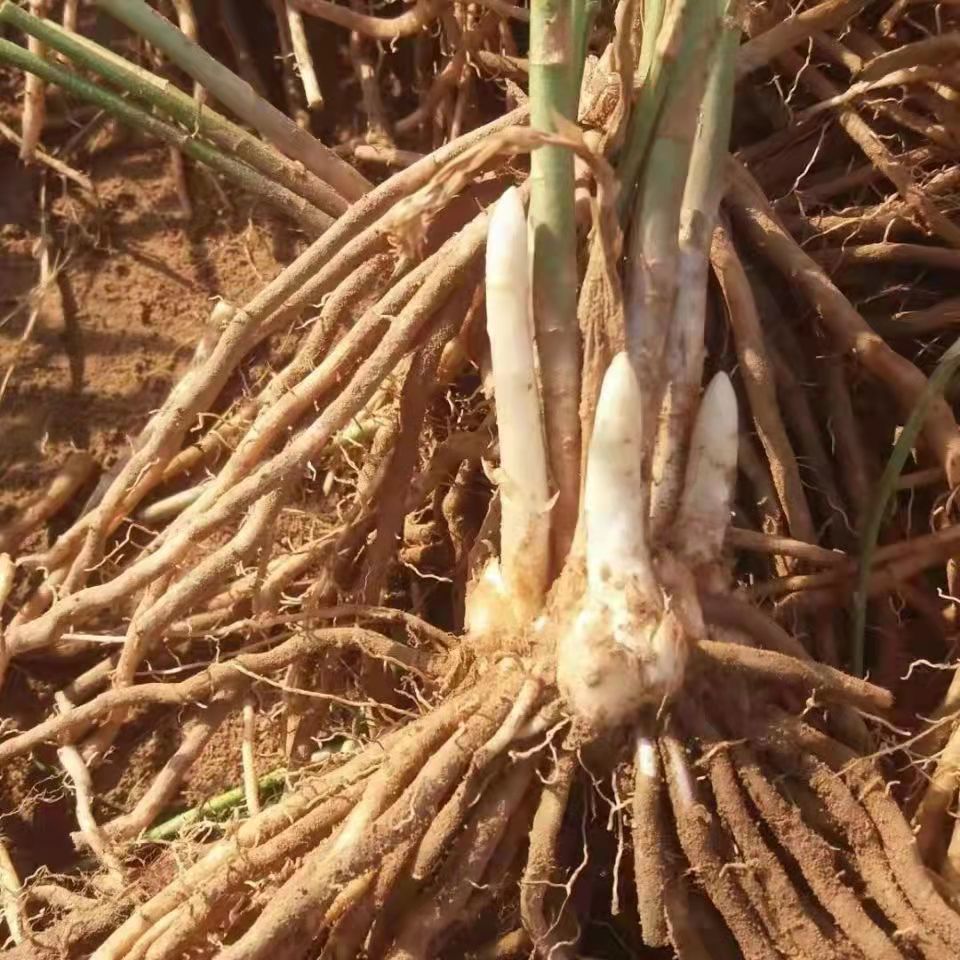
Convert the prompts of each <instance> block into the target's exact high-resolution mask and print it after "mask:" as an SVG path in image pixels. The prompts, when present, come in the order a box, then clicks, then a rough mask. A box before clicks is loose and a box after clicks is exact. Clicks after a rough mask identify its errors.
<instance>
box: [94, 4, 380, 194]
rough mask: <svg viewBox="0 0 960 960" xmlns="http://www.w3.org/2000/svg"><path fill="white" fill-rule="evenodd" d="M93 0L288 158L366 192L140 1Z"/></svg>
mask: <svg viewBox="0 0 960 960" xmlns="http://www.w3.org/2000/svg"><path fill="white" fill-rule="evenodd" d="M96 4H97V6H98V7H100V8H101V9H103V10H105V11H106V12H107V13H109V14H110V15H111V16H112V17H116V19H117V20H120V21H121V22H123V23H125V24H126V25H127V26H128V27H129V28H130V29H131V30H133V31H134V32H135V33H137V34H139V35H140V36H141V37H143V38H144V39H146V40H149V41H150V43H152V44H153V45H154V46H155V47H157V49H159V50H162V51H163V52H164V53H165V54H166V55H167V57H169V58H170V60H171V61H172V62H173V63H175V64H176V65H177V66H178V67H180V69H181V70H183V71H185V72H186V73H187V74H189V75H190V76H191V77H192V78H193V79H194V80H196V81H197V83H199V84H201V85H202V86H203V87H205V88H206V89H207V90H209V92H210V93H211V94H213V96H214V97H215V98H216V99H217V100H219V101H220V103H222V104H223V105H224V106H226V107H228V108H229V109H230V110H232V111H233V112H234V113H235V114H236V115H237V116H238V117H240V118H241V119H242V120H244V121H245V122H247V123H249V124H250V126H252V127H253V128H254V129H256V130H259V131H260V133H261V134H263V136H265V137H266V138H267V139H268V140H270V141H271V142H272V143H273V144H274V146H276V147H277V148H278V149H279V150H281V151H283V152H284V153H285V154H287V156H289V157H292V158H293V159H294V160H299V161H300V162H301V163H302V164H303V165H304V166H305V167H306V168H307V169H308V170H309V171H310V172H311V173H313V174H315V175H316V176H318V177H319V178H320V179H321V180H324V181H326V182H327V183H329V184H330V186H331V187H333V188H334V189H335V190H336V191H337V192H338V193H339V194H341V195H342V196H343V197H344V198H346V199H347V200H349V201H354V200H358V199H360V197H362V196H363V195H364V194H365V193H367V192H368V191H369V190H370V184H369V183H368V182H367V180H366V179H364V177H362V176H361V175H360V174H359V173H357V171H356V170H354V169H353V168H352V167H351V166H350V165H349V164H348V163H346V162H345V161H344V160H341V159H340V158H339V157H338V156H337V155H336V154H335V153H334V152H333V151H332V150H329V149H328V148H327V147H325V146H324V145H323V144H322V143H321V142H320V141H319V140H317V139H316V138H315V137H313V136H311V135H310V134H309V133H308V132H307V131H306V130H301V129H300V127H298V126H297V125H296V124H295V123H294V122H293V121H292V120H291V119H290V118H289V117H287V116H286V115H285V114H284V113H281V112H280V111H279V110H278V109H277V108H276V107H274V106H273V104H271V103H268V102H267V101H266V100H264V99H263V98H262V97H259V96H257V94H256V93H255V92H254V90H253V88H252V87H251V86H250V84H248V83H246V82H245V81H244V80H241V79H240V78H239V77H238V76H237V75H236V74H234V73H233V72H232V71H230V70H228V69H227V68H226V67H225V66H224V65H223V64H222V63H220V62H219V61H217V60H216V59H214V58H213V57H211V56H210V54H208V53H207V52H206V51H205V50H204V49H203V48H202V47H200V46H199V45H198V44H196V43H193V41H191V40H189V39H188V38H187V37H185V36H184V35H183V34H182V33H181V32H180V31H179V30H178V29H177V28H176V27H175V26H174V25H173V24H172V23H170V21H169V20H166V19H165V18H164V17H162V16H161V15H160V14H159V13H157V12H156V11H155V10H153V9H151V8H150V7H149V6H148V5H147V4H146V3H145V2H144V0H96Z"/></svg>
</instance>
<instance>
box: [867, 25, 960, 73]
mask: <svg viewBox="0 0 960 960" xmlns="http://www.w3.org/2000/svg"><path fill="white" fill-rule="evenodd" d="M958 56H960V34H957V33H944V34H941V35H940V36H934V37H926V38H924V39H923V40H916V41H914V42H913V43H905V44H904V45H903V46H901V47H897V48H896V49H895V50H888V51H886V52H885V53H881V54H879V55H878V56H875V57H874V58H873V59H872V60H868V61H867V62H866V63H865V64H864V66H863V70H862V71H861V73H860V77H859V79H860V80H862V81H866V82H868V83H869V82H871V81H874V80H879V79H880V78H881V77H885V76H886V75H887V74H888V73H893V72H894V71H895V70H903V69H906V68H909V67H915V66H917V65H918V64H935V65H947V64H955V63H956V62H957V58H958Z"/></svg>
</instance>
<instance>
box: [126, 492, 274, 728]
mask: <svg viewBox="0 0 960 960" xmlns="http://www.w3.org/2000/svg"><path fill="white" fill-rule="evenodd" d="M284 499H285V496H284V488H283V487H280V488H279V489H276V490H273V491H271V492H270V493H268V494H266V495H265V496H263V497H261V498H260V499H259V500H258V501H256V503H254V504H253V505H252V507H251V509H250V511H249V513H248V515H247V516H246V518H245V519H244V521H243V523H242V524H241V525H240V528H239V530H238V531H237V533H236V536H234V537H233V538H232V539H231V540H230V542H229V543H228V544H227V545H226V546H225V547H222V548H221V549H220V550H217V551H214V552H213V553H212V554H210V555H209V556H207V557H205V558H204V559H203V560H201V561H200V562H199V563H197V565H196V566H195V567H194V569H193V571H192V576H190V577H182V578H181V579H179V580H178V581H177V582H174V583H168V582H167V579H168V578H167V576H161V577H159V578H157V579H156V580H154V581H153V582H152V583H151V584H150V585H149V587H148V589H147V590H146V591H145V593H144V595H143V597H142V598H141V600H140V602H139V604H138V606H137V609H136V611H135V612H134V615H133V617H132V618H131V620H130V624H129V626H128V627H127V633H126V636H125V638H124V643H123V647H122V648H121V650H120V659H119V660H118V661H117V668H116V670H115V671H114V676H113V683H114V685H115V686H120V685H122V684H132V683H133V682H134V677H135V675H136V672H137V670H139V669H140V665H141V663H142V662H143V658H144V657H145V656H146V655H147V654H148V653H149V652H150V650H152V649H153V647H154V645H155V644H156V643H157V641H158V640H159V639H160V637H161V635H162V631H163V629H164V627H165V626H167V625H168V624H170V623H172V622H173V620H175V619H176V618H177V617H178V616H179V615H180V614H181V613H183V612H185V611H186V610H188V609H189V608H190V605H191V604H192V603H194V602H195V601H196V600H197V599H198V598H203V597H205V596H209V595H210V594H211V593H212V592H213V590H214V589H215V587H216V585H217V584H218V582H219V581H220V579H222V577H223V576H224V575H225V574H227V573H228V572H229V571H231V570H233V569H235V568H236V565H237V564H241V563H245V562H248V561H249V560H250V559H251V558H252V557H253V556H254V555H255V551H256V550H257V549H258V548H259V547H260V545H261V544H262V543H263V539H264V535H265V534H268V533H269V531H270V530H271V529H272V527H273V524H274V522H275V520H276V517H277V514H278V513H279V511H280V509H281V507H282V506H283V502H284ZM122 716H123V714H122V713H118V717H117V718H115V719H114V721H113V724H114V725H115V726H117V727H118V726H119V723H120V718H122Z"/></svg>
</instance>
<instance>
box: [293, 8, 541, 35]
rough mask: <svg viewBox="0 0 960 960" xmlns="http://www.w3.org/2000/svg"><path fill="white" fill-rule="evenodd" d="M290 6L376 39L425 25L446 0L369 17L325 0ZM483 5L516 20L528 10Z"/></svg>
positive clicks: (411, 32)
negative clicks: (403, 11) (384, 15)
mask: <svg viewBox="0 0 960 960" xmlns="http://www.w3.org/2000/svg"><path fill="white" fill-rule="evenodd" d="M290 3H292V5H293V6H295V7H296V8H297V9H298V10H302V11H303V12H304V13H308V14H310V15H311V16H314V17H321V18H322V19H324V20H329V21H330V22H331V23H335V24H337V25H338V26H341V27H346V28H347V29H348V30H354V31H356V32H357V33H362V34H364V36H367V37H374V38H376V39H377V40H396V39H399V38H400V37H410V36H413V35H415V34H417V33H419V32H420V31H421V30H423V29H424V27H427V26H429V25H430V24H431V23H432V22H433V21H434V20H436V19H437V17H439V16H440V14H441V13H442V12H443V10H444V9H445V8H446V6H447V5H448V3H449V0H416V2H415V3H414V5H413V7H412V8H411V9H409V10H407V11H406V12H405V13H402V14H399V15H398V16H396V17H372V16H370V15H368V14H365V13H358V12H357V11H355V10H351V9H350V8H349V7H345V6H342V5H341V4H338V3H331V2H329V0H290ZM481 3H482V4H483V6H486V7H489V8H490V9H491V10H493V11H495V12H496V13H499V14H500V15H501V16H509V17H512V18H513V19H516V20H528V19H529V14H528V13H527V11H526V10H524V9H523V8H522V7H518V6H515V5H513V4H512V3H510V2H509V0H481Z"/></svg>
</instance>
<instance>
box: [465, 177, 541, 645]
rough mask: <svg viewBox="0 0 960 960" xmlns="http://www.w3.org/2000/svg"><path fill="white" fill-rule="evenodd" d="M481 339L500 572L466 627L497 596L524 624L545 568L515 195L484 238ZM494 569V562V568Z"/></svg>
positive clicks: (503, 202) (485, 583) (537, 599)
mask: <svg viewBox="0 0 960 960" xmlns="http://www.w3.org/2000/svg"><path fill="white" fill-rule="evenodd" d="M486 257H487V262H486V294H487V333H488V335H489V338H490V357H491V366H492V375H493V391H494V399H495V402H496V411H497V431H498V435H499V440H500V467H499V470H498V471H497V472H496V474H495V476H496V480H497V483H498V486H499V488H500V504H501V520H500V563H499V570H497V569H494V568H493V566H492V565H491V567H488V569H487V570H485V571H484V573H483V575H482V576H481V584H480V585H478V586H480V587H481V588H482V589H481V590H480V592H479V593H478V594H477V596H476V597H475V598H472V602H471V610H470V620H471V624H473V625H477V626H479V624H481V623H487V622H489V621H490V617H489V615H488V614H484V613H483V611H481V610H479V609H477V604H478V602H479V601H480V600H481V598H486V599H484V601H483V602H484V603H486V602H488V601H492V600H493V599H494V598H495V597H496V596H497V595H498V594H500V596H501V597H502V599H501V601H500V602H501V603H505V604H508V605H509V606H510V613H511V614H512V619H514V620H515V621H516V622H518V623H525V622H528V621H529V620H531V619H533V618H534V617H535V616H536V615H537V614H538V613H539V612H540V609H541V607H542V606H543V599H544V596H545V594H546V591H547V586H548V582H547V578H548V576H549V565H550V512H549V507H550V487H549V481H548V475H547V452H546V446H545V443H544V432H543V420H542V416H541V407H540V389H539V385H538V381H537V367H536V358H535V354H534V345H533V323H532V320H531V317H530V306H529V305H530V291H529V280H528V276H529V258H528V251H527V221H526V217H525V215H524V210H523V201H522V200H521V198H520V192H519V191H518V190H517V189H516V188H515V187H512V188H510V189H509V190H507V192H506V193H505V194H504V195H503V196H502V197H501V198H500V200H499V201H498V202H497V204H496V206H495V207H494V210H493V214H492V215H491V217H490V227H489V231H488V234H487V254H486ZM494 563H495V561H494Z"/></svg>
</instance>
